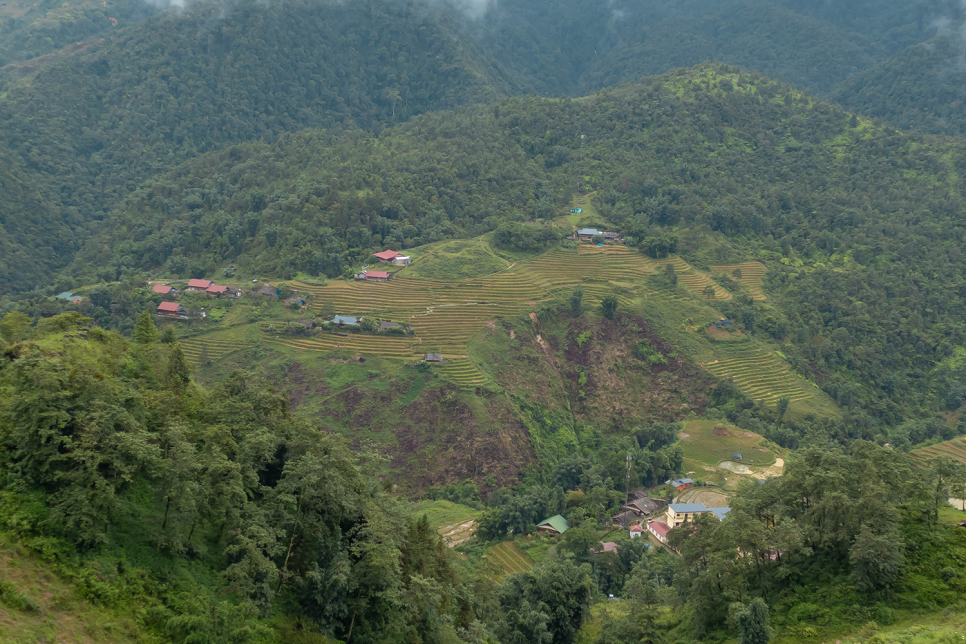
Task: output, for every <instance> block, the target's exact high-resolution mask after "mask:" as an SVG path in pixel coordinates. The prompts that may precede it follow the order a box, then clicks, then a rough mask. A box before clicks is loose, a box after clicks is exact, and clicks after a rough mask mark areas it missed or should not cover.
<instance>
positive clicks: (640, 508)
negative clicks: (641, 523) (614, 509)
mask: <svg viewBox="0 0 966 644" xmlns="http://www.w3.org/2000/svg"><path fill="white" fill-rule="evenodd" d="M665 504H666V502H665V501H663V500H661V499H652V498H649V497H648V496H647V493H645V492H644V491H642V490H641V491H638V492H632V493H631V500H630V501H628V502H627V503H626V504H625V505H622V506H621V508H620V512H619V513H618V514H615V515H614V516H613V517H611V522H612V523H613V524H614V525H617V526H620V527H624V526H627V525H630V524H631V523H636V522H637V520H638V519H639V518H641V517H647V516H651V515H652V514H654V513H656V512H660V511H661V510H662V509H663V508H664V506H665Z"/></svg>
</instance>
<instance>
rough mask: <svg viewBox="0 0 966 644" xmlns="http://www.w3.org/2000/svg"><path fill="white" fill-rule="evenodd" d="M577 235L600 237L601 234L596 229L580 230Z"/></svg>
mask: <svg viewBox="0 0 966 644" xmlns="http://www.w3.org/2000/svg"><path fill="white" fill-rule="evenodd" d="M577 234H578V235H600V234H601V232H600V231H599V230H597V229H596V228H581V229H580V230H578V231H577Z"/></svg>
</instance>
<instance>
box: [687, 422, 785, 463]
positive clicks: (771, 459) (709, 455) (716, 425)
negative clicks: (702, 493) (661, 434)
mask: <svg viewBox="0 0 966 644" xmlns="http://www.w3.org/2000/svg"><path fill="white" fill-rule="evenodd" d="M678 445H680V446H681V448H682V449H683V450H684V457H685V458H687V459H692V460H694V461H697V462H699V463H702V464H704V465H709V466H711V467H716V466H717V465H718V463H720V462H721V461H728V460H731V457H732V456H734V454H735V453H736V452H737V453H739V454H741V456H742V459H741V462H742V463H743V464H745V465H748V466H749V467H758V466H767V465H772V464H774V463H775V459H776V458H777V456H778V455H777V453H776V451H775V448H773V447H768V446H766V444H765V439H764V438H762V437H761V436H760V435H758V434H755V433H754V432H746V431H745V430H743V429H738V428H736V427H733V426H731V425H728V424H725V423H722V422H719V421H713V420H696V421H692V422H690V423H688V424H687V425H685V426H684V429H683V430H682V432H681V440H680V442H679V443H678ZM756 448H758V449H756Z"/></svg>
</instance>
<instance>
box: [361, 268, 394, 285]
mask: <svg viewBox="0 0 966 644" xmlns="http://www.w3.org/2000/svg"><path fill="white" fill-rule="evenodd" d="M389 277H390V276H389V273H387V272H386V271H369V270H366V271H362V272H361V273H356V275H355V278H356V279H357V280H365V281H367V282H388V281H389Z"/></svg>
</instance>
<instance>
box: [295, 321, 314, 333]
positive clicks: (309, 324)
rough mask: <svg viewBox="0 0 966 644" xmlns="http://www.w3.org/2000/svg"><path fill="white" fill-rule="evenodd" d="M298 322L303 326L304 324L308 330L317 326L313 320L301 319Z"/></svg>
mask: <svg viewBox="0 0 966 644" xmlns="http://www.w3.org/2000/svg"><path fill="white" fill-rule="evenodd" d="M298 324H301V325H302V326H304V327H305V330H306V331H311V330H312V329H314V328H315V322H313V321H312V320H299V321H298Z"/></svg>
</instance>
